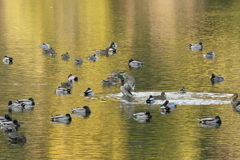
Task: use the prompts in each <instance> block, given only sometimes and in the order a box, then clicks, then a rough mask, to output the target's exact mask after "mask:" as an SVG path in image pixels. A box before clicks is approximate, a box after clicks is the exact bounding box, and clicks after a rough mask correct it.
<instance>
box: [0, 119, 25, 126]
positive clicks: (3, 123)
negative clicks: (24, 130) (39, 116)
mask: <svg viewBox="0 0 240 160" xmlns="http://www.w3.org/2000/svg"><path fill="white" fill-rule="evenodd" d="M0 124H1V125H2V126H14V127H15V128H18V127H20V126H21V125H20V123H18V121H17V120H16V119H14V120H13V121H2V122H0Z"/></svg>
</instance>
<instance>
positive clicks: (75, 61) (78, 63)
mask: <svg viewBox="0 0 240 160" xmlns="http://www.w3.org/2000/svg"><path fill="white" fill-rule="evenodd" d="M74 64H75V65H77V66H80V65H82V64H83V60H82V58H76V59H75V60H74Z"/></svg>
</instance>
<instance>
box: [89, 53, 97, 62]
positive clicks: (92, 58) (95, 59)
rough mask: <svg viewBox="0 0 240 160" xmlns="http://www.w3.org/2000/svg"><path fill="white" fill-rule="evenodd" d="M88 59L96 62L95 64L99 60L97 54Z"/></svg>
mask: <svg viewBox="0 0 240 160" xmlns="http://www.w3.org/2000/svg"><path fill="white" fill-rule="evenodd" d="M87 59H88V60H90V61H94V62H95V61H97V60H98V57H97V55H96V54H93V56H88V57H87Z"/></svg>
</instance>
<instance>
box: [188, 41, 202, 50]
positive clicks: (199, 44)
mask: <svg viewBox="0 0 240 160" xmlns="http://www.w3.org/2000/svg"><path fill="white" fill-rule="evenodd" d="M189 47H190V49H192V50H202V49H203V45H202V42H198V43H197V44H189Z"/></svg>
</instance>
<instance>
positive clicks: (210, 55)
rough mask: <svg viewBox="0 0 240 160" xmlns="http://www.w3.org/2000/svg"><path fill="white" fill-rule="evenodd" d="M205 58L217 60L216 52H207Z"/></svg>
mask: <svg viewBox="0 0 240 160" xmlns="http://www.w3.org/2000/svg"><path fill="white" fill-rule="evenodd" d="M203 57H205V58H209V59H213V58H215V52H214V51H210V52H207V53H205V54H204V55H203Z"/></svg>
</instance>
